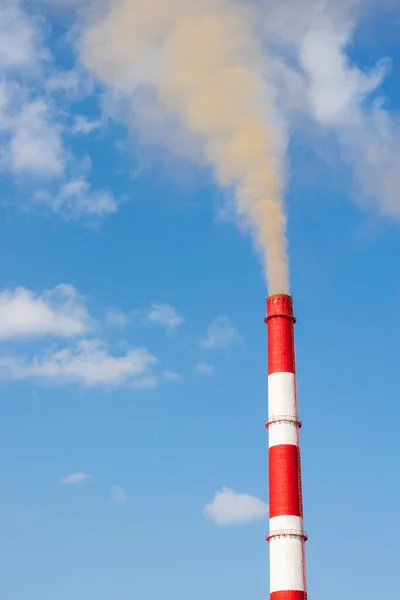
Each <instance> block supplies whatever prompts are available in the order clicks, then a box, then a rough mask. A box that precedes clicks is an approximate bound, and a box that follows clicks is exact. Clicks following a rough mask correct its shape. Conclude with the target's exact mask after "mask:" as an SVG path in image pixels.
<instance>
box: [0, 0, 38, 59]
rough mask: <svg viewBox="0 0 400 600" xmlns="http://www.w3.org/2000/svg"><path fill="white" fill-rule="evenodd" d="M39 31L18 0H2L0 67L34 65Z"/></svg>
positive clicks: (0, 9) (0, 14)
mask: <svg viewBox="0 0 400 600" xmlns="http://www.w3.org/2000/svg"><path fill="white" fill-rule="evenodd" d="M39 37H40V36H39V31H38V27H37V23H36V21H35V20H34V19H30V18H29V17H28V15H27V14H26V13H25V12H24V11H23V10H22V9H21V6H20V2H19V1H18V0H2V5H1V8H0V69H7V70H8V69H16V68H18V69H20V68H26V67H32V66H34V65H35V59H36V56H37V46H38V38H39Z"/></svg>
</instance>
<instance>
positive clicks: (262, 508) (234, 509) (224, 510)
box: [203, 487, 268, 526]
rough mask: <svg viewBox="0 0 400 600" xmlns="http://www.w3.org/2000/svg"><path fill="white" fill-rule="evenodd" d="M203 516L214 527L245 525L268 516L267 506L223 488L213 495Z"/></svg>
mask: <svg viewBox="0 0 400 600" xmlns="http://www.w3.org/2000/svg"><path fill="white" fill-rule="evenodd" d="M203 514H204V515H205V516H206V517H207V518H209V519H210V520H211V521H212V522H213V523H215V524H216V525H221V526H226V525H245V524H247V523H251V522H253V521H257V520H259V519H264V518H265V517H266V516H267V515H268V504H266V503H265V502H263V501H262V500H261V499H260V498H256V497H254V496H250V495H248V494H236V493H235V492H233V491H232V490H230V489H229V488H226V487H224V488H223V490H222V492H219V493H217V494H216V495H215V498H214V500H213V501H212V502H210V504H207V505H206V506H205V508H204V509H203Z"/></svg>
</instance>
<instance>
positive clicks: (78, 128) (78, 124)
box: [72, 115, 101, 135]
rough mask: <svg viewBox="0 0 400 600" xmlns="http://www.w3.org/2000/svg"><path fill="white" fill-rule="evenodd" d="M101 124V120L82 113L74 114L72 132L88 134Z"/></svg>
mask: <svg viewBox="0 0 400 600" xmlns="http://www.w3.org/2000/svg"><path fill="white" fill-rule="evenodd" d="M100 126H101V121H99V120H91V119H88V118H87V117H85V116H84V115H76V117H75V121H74V125H73V127H72V131H73V133H76V134H83V135H85V134H89V133H92V131H95V130H96V129H99V127H100Z"/></svg>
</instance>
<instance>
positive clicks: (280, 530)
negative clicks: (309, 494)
mask: <svg viewBox="0 0 400 600" xmlns="http://www.w3.org/2000/svg"><path fill="white" fill-rule="evenodd" d="M265 322H266V324H267V325H268V422H267V424H266V427H267V429H268V433H269V436H268V437H269V511H270V533H269V535H268V537H267V540H268V541H269V544H270V590H271V597H270V600H306V599H307V587H306V569H305V548H304V546H305V541H306V539H307V536H306V534H305V532H304V530H303V501H302V485H301V465H300V443H299V429H300V427H301V422H300V421H299V416H298V409H297V395H296V367H295V349H294V323H295V322H296V319H295V317H294V315H293V300H292V297H291V296H287V295H285V294H279V295H275V296H270V297H269V298H268V299H267V316H266V318H265Z"/></svg>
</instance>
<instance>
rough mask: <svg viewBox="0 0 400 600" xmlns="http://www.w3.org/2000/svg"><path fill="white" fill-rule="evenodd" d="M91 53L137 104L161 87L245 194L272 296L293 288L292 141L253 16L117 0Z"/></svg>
mask: <svg viewBox="0 0 400 600" xmlns="http://www.w3.org/2000/svg"><path fill="white" fill-rule="evenodd" d="M82 56H83V59H84V61H85V63H86V64H87V66H88V67H89V68H91V69H92V70H94V71H95V72H96V73H97V75H98V76H99V77H100V78H101V79H102V80H103V81H104V82H105V83H107V84H108V85H110V86H114V87H116V88H119V89H121V90H122V91H124V92H125V93H126V94H128V95H130V96H131V98H132V100H133V97H134V95H135V93H136V91H137V90H138V89H139V88H140V87H141V86H151V87H152V88H154V89H155V90H156V91H157V95H158V98H159V102H160V105H161V107H162V110H163V111H165V113H166V114H171V115H174V116H176V117H178V118H179V120H180V122H181V123H182V125H183V127H184V128H185V130H186V131H187V132H188V133H190V134H192V135H195V136H196V137H198V138H199V139H200V140H201V148H202V154H203V158H204V159H205V160H206V161H207V163H208V164H209V165H210V166H211V167H212V169H213V171H214V175H215V178H216V180H217V182H218V184H219V185H220V186H223V187H227V188H233V189H234V190H235V199H236V209H237V213H238V215H240V216H241V217H242V218H244V219H245V220H246V222H247V224H248V225H249V226H250V228H251V231H252V234H253V237H254V240H255V243H256V247H257V249H259V250H260V251H261V252H262V253H263V256H264V260H265V270H266V273H267V278H268V287H269V292H270V293H280V292H288V288H289V286H288V272H287V259H286V237H285V229H286V221H285V215H284V207H283V188H284V185H283V168H282V160H283V159H282V155H283V152H282V139H281V137H280V133H279V128H277V127H276V126H275V123H274V122H273V118H272V106H271V99H270V97H269V94H268V90H267V89H266V86H265V80H264V73H263V72H264V68H265V64H264V56H263V53H262V51H261V49H260V47H259V45H258V43H257V41H256V36H255V34H254V31H253V29H252V27H251V25H250V20H249V19H247V18H246V16H245V14H244V13H243V12H242V11H240V10H239V9H238V7H237V6H236V5H234V4H233V3H232V0H203V1H202V0H196V1H195V0H122V1H116V0H114V1H112V2H111V3H110V4H109V7H108V10H107V11H106V12H105V13H103V14H102V16H101V17H98V18H97V19H93V20H92V22H91V23H90V25H89V26H88V28H87V30H86V32H85V35H84V37H83V42H82ZM138 118H139V119H140V115H139V117H138Z"/></svg>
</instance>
